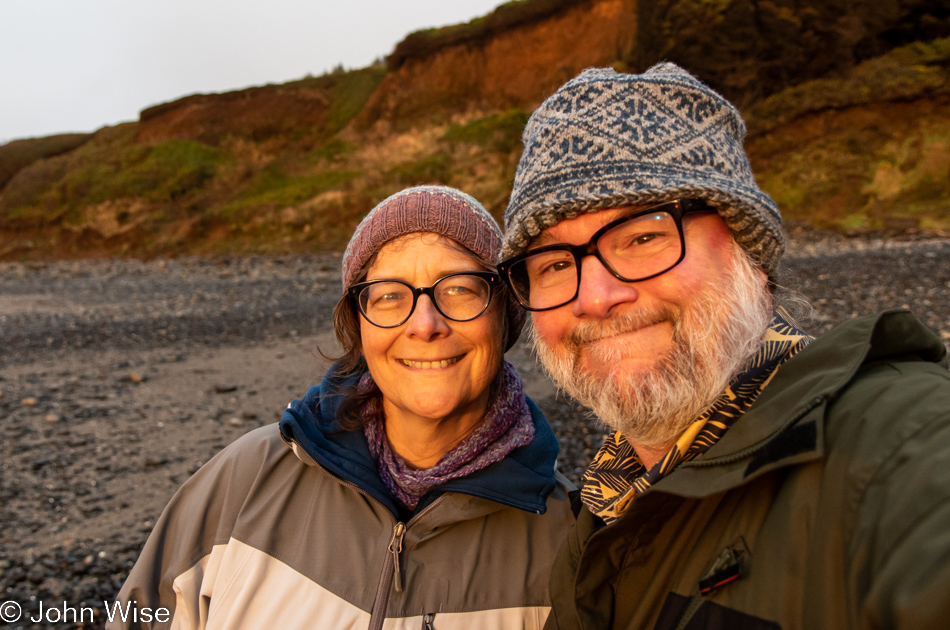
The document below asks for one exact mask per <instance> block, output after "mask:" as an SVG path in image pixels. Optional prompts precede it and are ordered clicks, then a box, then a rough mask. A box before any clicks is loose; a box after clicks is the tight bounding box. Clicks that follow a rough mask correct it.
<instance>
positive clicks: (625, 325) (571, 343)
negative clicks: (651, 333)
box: [565, 306, 679, 351]
mask: <svg viewBox="0 0 950 630" xmlns="http://www.w3.org/2000/svg"><path fill="white" fill-rule="evenodd" d="M678 320H679V315H678V314H677V313H676V312H675V311H674V309H672V308H670V307H668V306H666V307H658V308H650V309H643V310H638V311H635V312H633V313H623V314H620V315H615V316H613V317H611V318H609V319H606V320H601V321H596V322H581V323H580V324H578V325H577V326H575V328H574V330H572V331H571V334H570V336H569V337H568V338H567V342H566V344H565V345H566V346H567V347H568V348H570V349H571V350H574V351H576V350H578V349H579V348H581V347H582V346H585V345H587V344H590V343H594V342H597V341H600V340H602V339H608V338H610V337H615V336H617V335H622V334H624V333H631V332H636V331H638V330H640V329H641V328H646V327H648V326H655V325H656V324H661V323H663V322H670V323H671V324H672V325H673V328H674V330H675V329H676V323H677V321H678Z"/></svg>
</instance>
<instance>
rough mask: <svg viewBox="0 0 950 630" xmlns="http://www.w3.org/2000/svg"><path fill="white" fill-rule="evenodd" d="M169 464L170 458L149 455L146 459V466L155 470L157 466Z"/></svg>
mask: <svg viewBox="0 0 950 630" xmlns="http://www.w3.org/2000/svg"><path fill="white" fill-rule="evenodd" d="M167 463H168V458H167V457H165V456H164V455H149V456H147V457H146V458H145V466H146V467H148V468H154V467H155V466H164V465H165V464H167Z"/></svg>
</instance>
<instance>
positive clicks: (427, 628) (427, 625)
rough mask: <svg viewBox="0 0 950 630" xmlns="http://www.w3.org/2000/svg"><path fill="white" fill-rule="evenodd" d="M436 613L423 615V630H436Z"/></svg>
mask: <svg viewBox="0 0 950 630" xmlns="http://www.w3.org/2000/svg"><path fill="white" fill-rule="evenodd" d="M434 621H435V613H426V614H424V615H422V630H435V624H433V622H434Z"/></svg>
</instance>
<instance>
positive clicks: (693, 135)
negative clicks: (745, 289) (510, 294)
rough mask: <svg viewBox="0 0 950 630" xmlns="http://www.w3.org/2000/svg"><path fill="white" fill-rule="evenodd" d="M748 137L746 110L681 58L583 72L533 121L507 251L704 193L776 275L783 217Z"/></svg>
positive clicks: (511, 208) (509, 214)
mask: <svg viewBox="0 0 950 630" xmlns="http://www.w3.org/2000/svg"><path fill="white" fill-rule="evenodd" d="M745 134H746V129H745V123H744V122H743V121H742V117H741V116H740V114H739V112H738V110H736V108H735V107H733V106H732V105H731V104H730V103H729V102H728V101H726V100H725V99H724V98H723V97H722V96H720V95H719V94H718V93H716V92H715V91H713V90H712V89H711V88H710V87H709V86H707V85H705V84H704V83H702V82H701V81H699V80H698V79H697V78H696V77H694V76H693V75H691V74H690V73H688V72H687V71H685V70H683V69H682V68H680V67H679V66H677V65H675V64H672V63H661V64H658V65H655V66H653V67H652V68H650V69H649V70H647V71H646V72H645V73H643V74H640V75H636V74H620V73H617V72H615V71H614V70H612V69H609V68H591V69H588V70H585V71H584V72H582V73H581V74H579V75H578V76H577V77H575V78H574V79H572V80H571V81H569V82H568V83H566V84H565V85H563V86H562V87H561V88H560V89H559V90H558V91H557V92H555V93H554V94H553V95H551V96H550V97H549V98H548V99H547V100H545V101H544V103H542V104H541V107H539V108H538V109H537V111H535V112H534V114H532V116H531V118H530V119H529V120H528V124H527V126H526V127H525V131H524V136H523V141H524V153H523V154H522V156H521V161H520V163H519V164H518V171H517V173H516V174H515V182H514V188H513V190H512V192H511V201H510V202H509V204H508V209H507V210H506V211H505V238H504V244H503V246H502V253H501V258H502V259H505V258H509V257H511V256H513V255H515V254H518V253H520V252H522V251H524V250H525V249H526V248H527V246H528V243H529V242H530V241H531V239H532V238H534V237H536V236H537V235H538V234H540V233H541V232H542V231H543V230H544V229H546V228H549V227H551V226H553V225H556V224H557V223H558V222H560V221H563V220H564V219H573V218H575V217H577V216H578V215H580V214H583V213H587V212H596V211H598V210H602V209H604V208H618V207H624V206H647V205H654V204H660V203H664V202H667V201H671V200H673V199H679V198H696V199H702V200H704V201H706V202H707V203H709V204H710V205H711V206H712V207H713V208H715V210H716V211H718V213H719V214H720V216H722V218H723V220H724V221H725V222H726V225H727V226H728V227H729V229H730V231H731V232H732V235H733V237H734V238H735V240H736V242H737V243H738V244H739V245H740V246H741V247H743V248H744V249H745V250H746V251H747V252H748V253H749V255H750V256H751V258H752V260H753V261H754V263H755V264H756V265H757V266H758V267H759V268H760V269H762V270H763V271H765V272H766V274H768V276H769V277H770V278H772V279H774V278H775V276H776V275H777V273H778V267H779V262H780V259H781V257H782V252H783V250H784V248H785V236H784V234H783V233H782V217H781V215H780V214H779V210H778V206H776V205H775V202H774V201H773V200H772V198H771V197H769V196H768V195H767V194H765V193H764V192H762V190H760V189H759V187H758V186H757V185H756V183H755V178H754V176H753V175H752V169H751V168H750V166H749V160H748V158H747V157H746V154H745V150H744V149H743V146H742V143H743V140H744V139H745Z"/></svg>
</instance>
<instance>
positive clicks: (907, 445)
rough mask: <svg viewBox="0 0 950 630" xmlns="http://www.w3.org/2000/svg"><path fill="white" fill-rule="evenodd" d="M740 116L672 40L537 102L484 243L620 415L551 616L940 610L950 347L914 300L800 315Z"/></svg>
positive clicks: (910, 621)
mask: <svg viewBox="0 0 950 630" xmlns="http://www.w3.org/2000/svg"><path fill="white" fill-rule="evenodd" d="M744 136H745V126H744V124H743V122H742V119H741V117H740V116H739V113H738V112H737V111H736V109H735V108H734V107H733V106H732V105H730V104H729V103H728V102H726V101H725V100H724V99H723V98H722V97H721V96H720V95H718V94H716V93H715V92H714V91H712V90H711V89H710V88H708V87H707V86H706V85H704V84H703V83H701V82H700V81H698V80H697V79H696V78H694V77H693V76H692V75H690V74H689V73H687V72H685V71H684V70H682V69H681V68H679V67H677V66H675V65H673V64H669V63H664V64H660V65H659V66H655V67H654V68H651V69H650V70H648V71H647V72H646V73H644V74H643V75H624V74H617V73H615V72H613V71H611V70H587V71H585V72H584V73H582V74H581V75H579V76H578V77H576V78H575V79H574V80H572V81H570V82H569V83H567V84H566V85H564V86H563V87H562V88H561V89H560V90H558V91H557V92H556V93H555V94H553V95H552V96H551V97H550V98H549V99H548V100H547V101H545V103H544V104H542V105H541V107H540V108H539V109H538V110H537V111H536V112H535V113H534V115H533V116H532V117H531V120H530V121H529V122H528V126H527V128H526V130H525V134H524V142H525V150H524V154H523V157H522V159H521V162H520V164H519V167H518V172H517V175H516V177H515V183H514V189H513V192H512V196H511V202H510V204H509V206H508V210H507V212H506V216H505V222H506V237H505V242H504V245H503V251H502V258H504V259H505V260H504V262H503V263H502V264H501V265H500V269H501V271H502V274H503V276H505V278H506V281H507V282H508V284H509V286H510V287H511V289H512V290H513V291H514V292H515V294H516V296H517V297H518V299H519V300H520V301H521V303H522V304H523V305H524V306H525V307H526V308H528V309H529V310H531V311H532V319H533V328H534V339H535V345H536V349H537V351H538V354H539V357H540V359H541V361H542V363H543V364H544V366H545V368H546V369H547V370H548V372H549V373H550V374H551V376H552V378H553V379H554V380H555V381H556V382H557V384H558V385H559V386H560V387H561V388H563V389H564V390H566V391H567V392H569V393H570V394H572V395H573V396H575V397H576V398H577V399H578V400H580V401H581V402H582V403H584V404H585V405H587V406H589V407H590V408H591V409H592V410H593V411H594V412H595V413H596V415H597V416H598V417H600V418H601V419H602V420H603V421H604V422H605V423H606V424H607V425H609V426H610V427H612V428H613V429H615V430H616V432H615V433H614V434H613V435H612V436H610V437H609V438H608V440H607V441H606V442H605V444H604V446H603V448H602V449H601V451H600V452H599V453H598V455H597V456H596V458H595V460H594V462H593V463H592V464H591V467H590V468H589V469H588V471H587V473H586V475H585V478H584V486H583V490H582V492H581V502H582V504H583V505H582V507H580V509H579V514H578V521H577V524H576V526H575V528H574V529H573V530H572V532H571V534H570V535H569V537H568V539H567V541H566V542H565V543H564V545H563V546H562V548H561V550H560V552H559V556H558V560H557V563H556V565H555V569H554V573H553V575H552V579H551V594H552V598H553V600H554V610H553V612H552V615H551V617H550V618H549V621H548V626H547V627H548V628H559V629H562V630H564V629H568V628H571V629H573V628H585V629H588V628H589V629H594V628H597V629H600V628H659V629H665V628H670V629H673V628H688V629H695V628H743V629H757V628H770V629H774V628H783V629H792V628H804V629H816V628H937V627H946V626H947V624H948V623H950V622H948V619H950V373H948V372H947V370H946V359H945V356H946V349H945V348H944V346H943V344H942V343H941V341H940V340H939V339H938V338H937V337H936V336H935V335H934V334H933V333H931V332H930V331H929V330H927V329H926V328H925V327H924V326H922V325H921V324H920V323H918V322H917V320H916V319H914V318H913V316H912V315H911V314H910V313H907V312H889V313H884V314H880V315H876V316H872V317H865V318H861V319H855V320H852V321H850V322H847V323H845V324H842V325H841V326H839V327H837V328H836V329H834V330H832V331H831V332H829V333H827V334H826V335H824V336H822V337H821V338H820V339H814V340H813V339H812V338H811V337H809V336H808V335H807V334H806V333H804V332H802V331H801V330H799V329H798V327H797V324H796V323H795V321H794V320H793V317H792V316H791V315H790V314H789V310H786V309H785V308H783V306H782V305H781V304H778V303H777V300H776V298H775V295H776V294H777V292H776V291H775V280H776V277H777V275H778V273H779V266H780V261H781V256H782V251H783V248H784V236H783V234H782V229H781V217H780V214H779V211H778V208H777V207H776V205H775V203H774V202H773V201H772V199H770V198H769V197H768V196H767V195H766V194H765V193H763V192H762V191H761V190H760V189H759V188H758V186H757V185H756V183H755V179H754V177H753V175H752V173H751V170H750V168H749V163H748V160H747V158H746V155H745V152H744V150H743V147H742V142H743V139H744Z"/></svg>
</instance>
